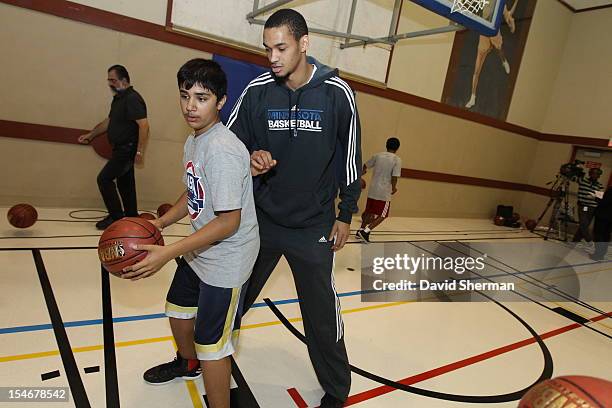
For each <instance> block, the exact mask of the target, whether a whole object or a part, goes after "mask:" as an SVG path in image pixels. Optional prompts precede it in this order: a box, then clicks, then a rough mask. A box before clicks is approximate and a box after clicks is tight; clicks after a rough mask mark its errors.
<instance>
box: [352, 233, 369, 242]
mask: <svg viewBox="0 0 612 408" xmlns="http://www.w3.org/2000/svg"><path fill="white" fill-rule="evenodd" d="M355 235H356V236H357V238H359V239H362V240H364V241H365V242H370V233H369V232H365V231H364V230H359V231H357V234H355Z"/></svg>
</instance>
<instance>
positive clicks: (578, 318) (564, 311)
mask: <svg viewBox="0 0 612 408" xmlns="http://www.w3.org/2000/svg"><path fill="white" fill-rule="evenodd" d="M552 310H553V311H555V312H557V313H559V314H560V315H561V316H564V317H567V318H568V319H570V320H573V321H575V322H576V323H580V324H585V323H588V322H589V319H585V318H584V317H582V316H578V315H577V314H576V313H572V312H571V311H569V310H567V309H564V308H562V307H560V306H559V307H555V308H553V309H552Z"/></svg>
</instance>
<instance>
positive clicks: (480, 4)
mask: <svg viewBox="0 0 612 408" xmlns="http://www.w3.org/2000/svg"><path fill="white" fill-rule="evenodd" d="M487 4H489V1H488V0H453V7H452V8H451V13H455V12H458V13H463V14H465V13H472V14H478V12H479V11H481V10H482V9H484V8H485V6H486V5H487Z"/></svg>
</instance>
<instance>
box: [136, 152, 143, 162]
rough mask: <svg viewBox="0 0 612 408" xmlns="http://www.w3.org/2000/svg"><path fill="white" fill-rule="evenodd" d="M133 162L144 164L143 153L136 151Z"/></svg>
mask: <svg viewBox="0 0 612 408" xmlns="http://www.w3.org/2000/svg"><path fill="white" fill-rule="evenodd" d="M134 163H135V164H138V165H143V164H144V154H142V152H136V156H134Z"/></svg>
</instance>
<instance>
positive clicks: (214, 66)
mask: <svg viewBox="0 0 612 408" xmlns="http://www.w3.org/2000/svg"><path fill="white" fill-rule="evenodd" d="M176 79H177V82H178V87H179V88H185V89H191V87H192V86H194V85H195V84H198V85H200V86H201V87H202V88H204V89H208V90H209V91H210V92H211V93H213V94H214V95H215V96H216V97H217V100H220V99H221V98H223V97H224V96H225V94H226V93H227V78H226V76H225V72H223V69H221V65H219V64H218V63H216V62H215V61H212V60H207V59H204V58H195V59H192V60H189V61H187V62H186V63H185V64H183V66H182V67H181V68H180V69H179V71H178V73H177V74H176Z"/></svg>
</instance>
